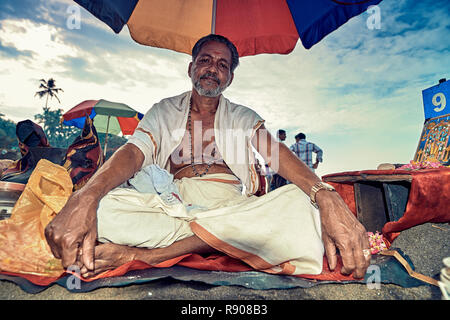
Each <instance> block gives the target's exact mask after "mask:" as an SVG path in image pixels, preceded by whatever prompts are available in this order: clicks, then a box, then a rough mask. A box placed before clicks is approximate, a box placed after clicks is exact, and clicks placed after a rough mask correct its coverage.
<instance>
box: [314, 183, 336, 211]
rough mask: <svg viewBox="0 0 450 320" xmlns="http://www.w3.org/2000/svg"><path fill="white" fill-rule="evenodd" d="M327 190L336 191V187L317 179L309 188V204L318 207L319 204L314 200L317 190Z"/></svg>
mask: <svg viewBox="0 0 450 320" xmlns="http://www.w3.org/2000/svg"><path fill="white" fill-rule="evenodd" d="M322 189H324V190H327V191H336V189H335V188H334V187H333V186H332V185H331V184H328V183H325V182H322V181H319V182H317V183H316V184H315V185H313V187H312V188H311V193H310V194H309V198H310V199H311V204H312V205H313V206H314V207H315V208H316V209H319V206H318V204H317V202H316V194H317V192H319V190H322Z"/></svg>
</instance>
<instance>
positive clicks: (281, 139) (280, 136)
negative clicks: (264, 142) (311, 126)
mask: <svg viewBox="0 0 450 320" xmlns="http://www.w3.org/2000/svg"><path fill="white" fill-rule="evenodd" d="M278 139H280V141H284V140H286V133H284V132H280V133H278Z"/></svg>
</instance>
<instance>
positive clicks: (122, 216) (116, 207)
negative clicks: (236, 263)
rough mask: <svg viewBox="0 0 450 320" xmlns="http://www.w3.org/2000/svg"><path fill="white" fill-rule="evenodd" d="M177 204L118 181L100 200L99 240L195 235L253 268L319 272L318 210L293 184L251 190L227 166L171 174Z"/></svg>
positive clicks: (154, 243) (167, 241)
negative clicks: (219, 169) (200, 172)
mask: <svg viewBox="0 0 450 320" xmlns="http://www.w3.org/2000/svg"><path fill="white" fill-rule="evenodd" d="M174 183H175V184H176V185H177V187H178V189H179V191H180V195H181V198H182V200H183V205H184V206H183V209H185V208H194V209H192V210H180V206H179V205H176V206H171V205H168V204H167V202H164V201H163V200H162V199H161V197H160V196H159V195H157V194H151V193H140V192H138V191H136V190H134V189H127V188H116V189H114V190H112V191H111V192H109V193H108V194H107V195H106V196H105V197H104V198H103V199H102V200H101V201H100V204H99V209H98V212H97V221H98V240H99V241H100V242H113V243H117V244H123V245H129V246H136V247H146V248H150V249H151V248H161V247H166V246H169V245H171V244H172V243H173V242H175V241H178V240H182V239H184V238H187V237H190V236H192V235H194V234H195V235H197V236H198V237H199V238H200V239H202V240H203V241H204V242H206V243H207V244H208V245H210V246H211V247H213V248H215V249H216V250H218V251H221V252H224V253H225V254H227V255H229V256H232V257H234V258H238V259H240V260H242V261H244V262H246V263H247V264H249V265H250V266H252V267H253V268H255V269H257V270H262V271H265V272H271V273H281V274H319V273H321V272H322V264H323V255H324V248H323V244H322V240H321V225H320V217H319V212H318V210H316V209H315V208H314V207H313V206H312V205H311V204H310V201H309V197H308V196H307V195H305V193H304V192H302V191H301V190H300V189H299V188H298V187H297V186H295V185H293V184H289V185H285V186H283V187H281V188H278V189H276V190H274V191H272V192H269V193H267V194H266V195H264V196H261V197H256V196H251V197H248V196H246V195H243V194H242V192H241V188H242V187H241V185H240V183H239V180H238V179H237V178H236V177H234V176H233V175H229V174H209V175H205V176H203V177H195V178H183V179H180V180H175V181H174Z"/></svg>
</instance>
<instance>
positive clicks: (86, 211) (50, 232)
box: [45, 191, 98, 270]
mask: <svg viewBox="0 0 450 320" xmlns="http://www.w3.org/2000/svg"><path fill="white" fill-rule="evenodd" d="M97 206H98V201H95V200H91V199H89V197H88V196H83V194H82V192H80V191H78V192H75V193H73V194H72V196H71V197H70V198H69V200H68V201H67V203H66V205H65V206H64V207H63V209H62V210H61V211H60V212H59V213H58V214H57V215H56V217H55V218H54V219H53V220H52V221H51V222H50V223H49V224H48V225H47V227H46V228H45V238H46V239H47V243H48V245H49V246H50V249H51V251H52V253H53V255H54V256H55V257H56V258H57V259H61V263H62V265H63V267H64V268H68V267H69V266H71V265H75V264H76V265H79V267H81V264H83V265H84V266H86V267H87V268H88V269H91V270H92V269H93V268H94V247H95V242H96V239H97V214H96V213H97ZM80 257H81V259H80Z"/></svg>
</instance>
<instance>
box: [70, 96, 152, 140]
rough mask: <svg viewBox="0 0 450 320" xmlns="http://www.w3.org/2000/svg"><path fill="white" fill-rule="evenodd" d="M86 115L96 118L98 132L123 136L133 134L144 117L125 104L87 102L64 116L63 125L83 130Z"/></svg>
mask: <svg viewBox="0 0 450 320" xmlns="http://www.w3.org/2000/svg"><path fill="white" fill-rule="evenodd" d="M86 114H88V115H89V117H90V118H91V119H94V117H95V122H94V125H95V128H96V129H97V132H104V133H112V134H119V133H121V132H122V134H123V135H131V134H133V132H134V130H135V129H136V126H137V125H138V123H139V121H140V120H141V119H142V117H143V116H144V115H143V114H142V113H140V112H137V111H136V110H134V109H133V108H131V107H129V106H127V105H126V104H123V103H117V102H111V101H107V100H103V99H100V100H86V101H83V102H81V103H80V104H78V105H76V106H75V107H73V108H72V109H70V110H69V111H67V112H66V113H64V114H63V119H62V120H63V124H65V125H67V126H75V127H77V128H80V129H83V126H84V120H85V117H86Z"/></svg>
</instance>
